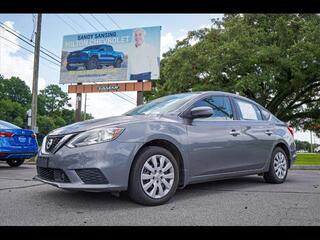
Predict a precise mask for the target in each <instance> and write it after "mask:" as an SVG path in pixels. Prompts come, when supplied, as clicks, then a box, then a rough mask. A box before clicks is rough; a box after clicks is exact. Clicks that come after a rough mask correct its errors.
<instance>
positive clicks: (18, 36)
mask: <svg viewBox="0 0 320 240" xmlns="http://www.w3.org/2000/svg"><path fill="white" fill-rule="evenodd" d="M0 27H2V28H3V29H4V30H6V31H7V32H9V33H11V34H12V35H14V36H16V37H17V38H19V39H20V40H22V41H23V42H25V43H27V44H28V45H30V46H31V47H33V48H34V45H33V44H31V43H30V42H28V41H27V40H25V39H23V38H22V37H21V36H20V35H18V34H16V33H14V32H12V31H10V30H8V29H6V28H5V27H4V26H2V25H0ZM40 52H41V53H43V54H45V55H47V56H48V57H50V58H51V59H53V60H55V61H56V62H58V63H60V60H57V59H56V58H54V57H52V56H51V55H49V54H48V53H46V52H44V51H42V50H40Z"/></svg>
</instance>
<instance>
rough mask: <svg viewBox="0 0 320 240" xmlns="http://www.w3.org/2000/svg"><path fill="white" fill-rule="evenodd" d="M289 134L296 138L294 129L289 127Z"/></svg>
mask: <svg viewBox="0 0 320 240" xmlns="http://www.w3.org/2000/svg"><path fill="white" fill-rule="evenodd" d="M288 130H289V132H290V133H291V135H292V137H294V130H293V127H288Z"/></svg>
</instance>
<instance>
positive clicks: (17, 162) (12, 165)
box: [7, 159, 24, 167]
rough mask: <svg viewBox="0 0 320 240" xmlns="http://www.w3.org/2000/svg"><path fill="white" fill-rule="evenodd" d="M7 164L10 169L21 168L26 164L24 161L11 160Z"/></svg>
mask: <svg viewBox="0 0 320 240" xmlns="http://www.w3.org/2000/svg"><path fill="white" fill-rule="evenodd" d="M7 163H8V165H9V166H10V167H19V166H20V165H21V164H23V163H24V159H9V160H7Z"/></svg>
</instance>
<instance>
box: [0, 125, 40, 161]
mask: <svg viewBox="0 0 320 240" xmlns="http://www.w3.org/2000/svg"><path fill="white" fill-rule="evenodd" d="M37 153H38V142H37V138H36V135H35V134H34V133H33V131H31V130H27V129H21V128H19V127H18V126H16V125H13V124H11V123H8V122H5V121H2V120H0V161H6V162H7V163H8V164H9V166H11V167H18V166H20V165H21V164H22V163H23V162H24V160H25V159H28V158H31V157H34V156H36V155H37Z"/></svg>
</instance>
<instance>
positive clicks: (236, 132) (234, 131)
mask: <svg viewBox="0 0 320 240" xmlns="http://www.w3.org/2000/svg"><path fill="white" fill-rule="evenodd" d="M229 134H230V135H232V136H234V137H236V136H238V135H240V132H239V131H236V130H234V129H232V130H231V132H230V133H229Z"/></svg>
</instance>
